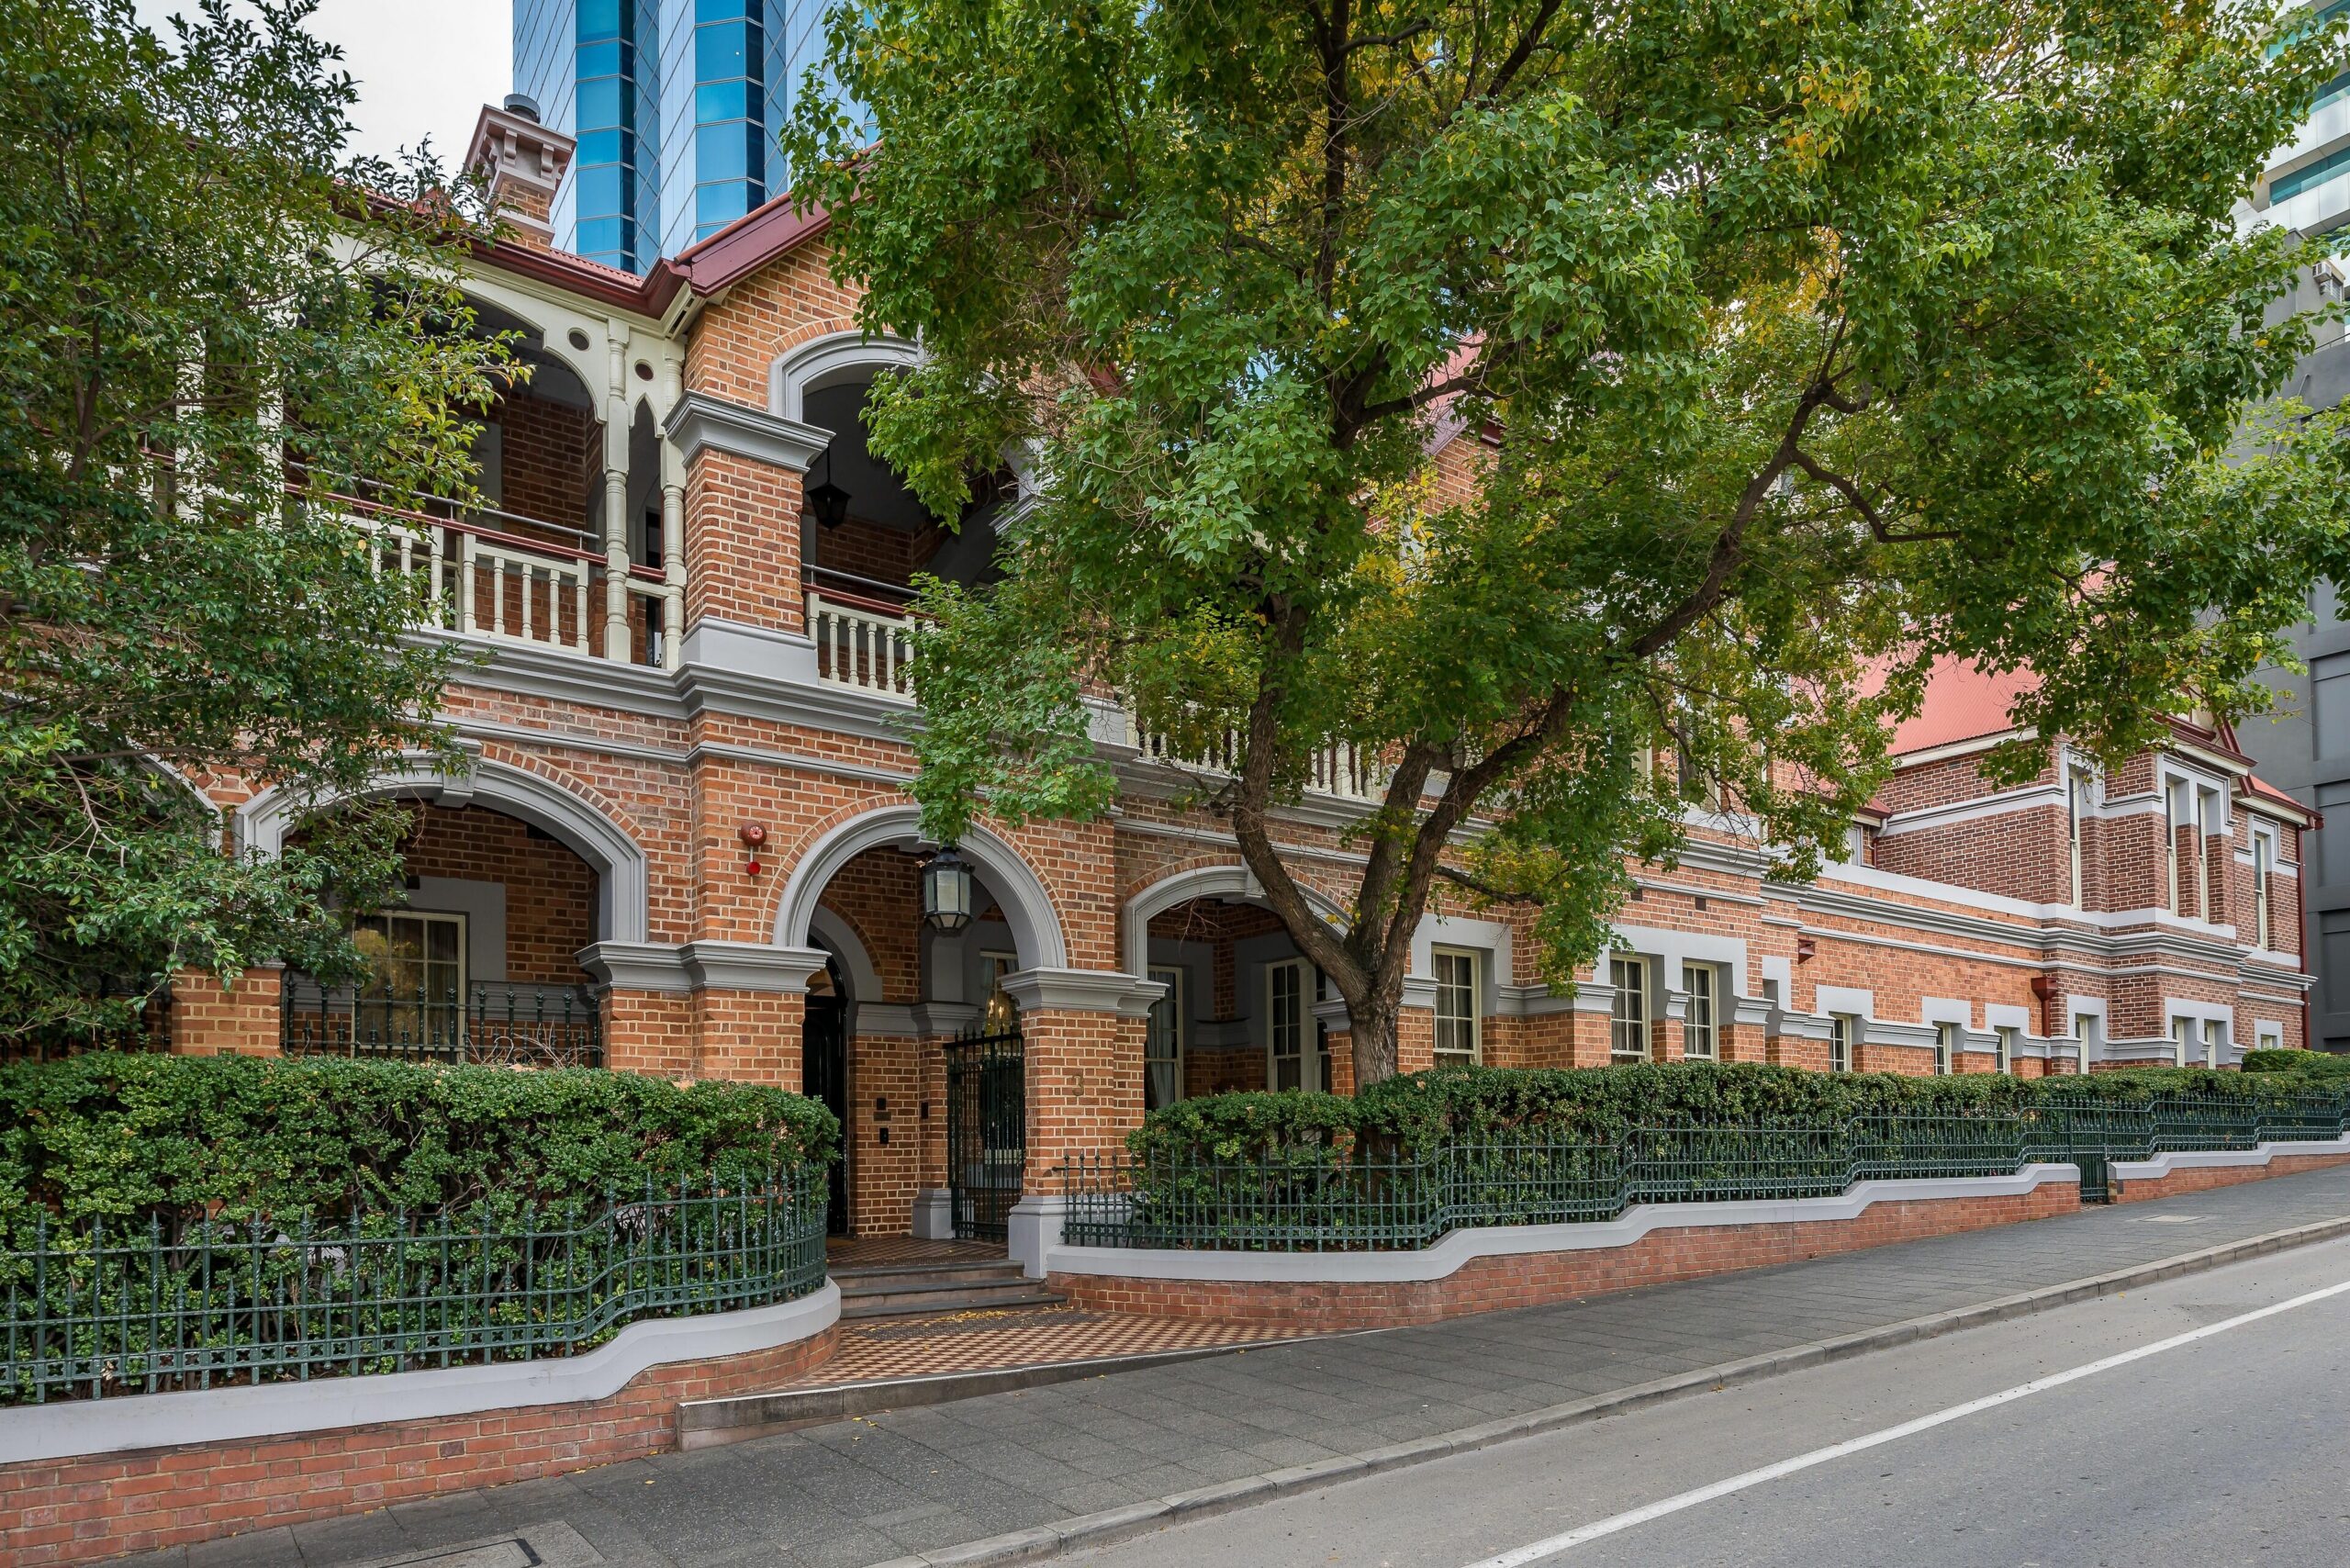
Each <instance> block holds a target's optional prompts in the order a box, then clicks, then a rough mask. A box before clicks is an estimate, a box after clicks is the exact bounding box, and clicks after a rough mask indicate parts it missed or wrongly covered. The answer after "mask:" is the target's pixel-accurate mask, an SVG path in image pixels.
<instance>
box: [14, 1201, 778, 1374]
mask: <svg viewBox="0 0 2350 1568" xmlns="http://www.w3.org/2000/svg"><path fill="white" fill-rule="evenodd" d="M824 1193H825V1189H824V1173H823V1171H822V1170H821V1169H818V1168H816V1167H813V1166H810V1167H807V1168H804V1169H802V1168H793V1169H790V1170H781V1171H778V1172H777V1173H776V1174H775V1175H774V1176H773V1177H771V1178H770V1179H768V1180H767V1181H764V1182H753V1183H748V1184H744V1185H739V1186H733V1187H721V1186H716V1185H698V1184H690V1183H689V1184H686V1185H682V1186H678V1187H675V1188H670V1189H666V1190H662V1191H657V1192H656V1191H655V1190H654V1189H652V1188H650V1187H648V1188H647V1189H646V1190H645V1191H644V1192H643V1193H642V1194H641V1195H637V1196H630V1197H622V1196H617V1195H615V1196H609V1197H606V1198H605V1199H603V1200H601V1201H600V1202H598V1203H595V1204H574V1205H570V1206H567V1207H565V1208H564V1209H562V1210H559V1211H557V1210H547V1209H537V1208H531V1207H523V1208H521V1209H519V1210H517V1211H515V1212H513V1213H512V1214H511V1215H509V1216H507V1217H505V1218H504V1219H502V1220H500V1221H498V1222H497V1223H489V1224H483V1223H479V1222H478V1221H476V1222H475V1223H471V1224H469V1223H467V1222H465V1221H450V1220H446V1219H441V1220H433V1221H418V1220H415V1219H412V1218H411V1217H410V1216H408V1215H400V1214H377V1215H360V1216H357V1217H355V1218H353V1219H352V1220H350V1221H349V1222H347V1223H344V1224H341V1225H339V1226H330V1227H326V1228H314V1227H312V1226H308V1225H297V1226H294V1227H292V1228H291V1229H290V1230H289V1229H287V1228H285V1227H281V1226H274V1225H272V1224H269V1223H267V1222H265V1221H250V1222H221V1221H217V1220H199V1221H196V1222H193V1223H190V1224H188V1225H185V1226H181V1227H178V1228H177V1229H169V1228H167V1227H166V1226H165V1225H164V1223H163V1222H162V1221H161V1220H153V1221H151V1222H150V1223H149V1224H147V1225H146V1226H140V1227H134V1228H130V1229H129V1230H127V1231H124V1230H117V1229H115V1228H113V1227H109V1226H98V1225H94V1226H89V1227H87V1228H85V1229H84V1228H75V1229H71V1230H69V1229H65V1228H62V1227H51V1226H49V1225H47V1224H46V1223H45V1222H42V1223H39V1224H38V1225H37V1226H36V1229H35V1231H34V1234H33V1238H32V1239H33V1245H32V1246H31V1247H30V1248H29V1249H25V1250H19V1251H0V1286H5V1289H0V1350H6V1359H5V1360H0V1405H9V1404H39V1403H42V1402H45V1401H48V1400H52V1399H60V1398H100V1397H105V1396H109V1395H115V1394H153V1393H161V1392H167V1391H173V1390H185V1389H199V1388H210V1387H214V1386H218V1385H219V1384H222V1383H273V1382H282V1381H287V1380H300V1379H308V1378H313V1377H321V1376H329V1375H337V1374H340V1375H352V1376H355V1375H358V1374H360V1373H364V1372H408V1371H414V1370H416V1369H419V1368H425V1367H446V1366H457V1365H463V1364H467V1363H473V1362H481V1361H532V1360H537V1359H540V1358H543V1357H550V1356H564V1355H570V1354H574V1353H576V1352H578V1351H580V1350H586V1349H588V1348H589V1347H590V1346H592V1345H595V1344H597V1343H599V1342H601V1341H602V1340H603V1339H606V1338H610V1336H611V1335H612V1334H613V1333H614V1332H615V1331H617V1330H618V1329H619V1328H620V1327H621V1326H623V1325H625V1324H627V1323H629V1322H632V1321H633V1320H635V1319H638V1318H645V1317H682V1316H694V1315H697V1314H702V1313H711V1312H725V1311H732V1310H734V1309H736V1308H741V1307H752V1306H762V1305H767V1304H769V1303H773V1302H779V1301H788V1300H790V1299H792V1298H793V1297H796V1296H801V1295H806V1294H809V1293H810V1292H811V1291H814V1290H816V1289H817V1288H818V1287H820V1286H821V1285H822V1283H823V1282H824Z"/></svg>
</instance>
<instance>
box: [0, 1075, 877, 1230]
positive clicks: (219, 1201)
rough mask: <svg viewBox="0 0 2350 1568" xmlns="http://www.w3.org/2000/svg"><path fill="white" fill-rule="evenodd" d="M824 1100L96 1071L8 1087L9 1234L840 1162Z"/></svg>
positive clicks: (528, 1080)
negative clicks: (55, 1225)
mask: <svg viewBox="0 0 2350 1568" xmlns="http://www.w3.org/2000/svg"><path fill="white" fill-rule="evenodd" d="M839 1138H840V1126H839V1124H838V1123H837V1122H836V1121H835V1120H834V1117H833V1115H832V1113H831V1112H829V1111H827V1110H826V1109H825V1108H824V1107H823V1106H822V1105H821V1104H819V1103H816V1102H814V1101H812V1100H807V1099H803V1098H801V1097H800V1096H799V1095H796V1094H789V1093H786V1092H783V1091H781V1090H778V1089H772V1088H768V1087H766V1086H763V1085H758V1084H745V1083H720V1082H711V1083H693V1084H686V1085H679V1084H675V1083H671V1082H668V1081H666V1080H663V1079H658V1078H647V1077H643V1076H642V1075H639V1074H636V1073H627V1072H607V1071H599V1070H587V1069H581V1070H569V1071H557V1072H518V1071H514V1070H509V1069H506V1068H498V1067H430V1066H420V1065H415V1064H409V1063H404V1062H383V1061H347V1060H331V1059H319V1058H307V1059H281V1058H254V1057H177V1056H161V1055H121V1054H116V1053H111V1052H95V1053H92V1054H90V1055H86V1056H79V1057H73V1058H67V1059H65V1060H62V1061H56V1062H45V1063H23V1064H19V1065H16V1066H11V1067H6V1068H0V1232H15V1231H19V1230H20V1229H21V1227H22V1226H24V1225H26V1224H28V1222H29V1221H30V1220H31V1218H32V1217H33V1215H34V1214H35V1212H36V1211H38V1212H44V1213H46V1214H48V1215H50V1216H51V1217H52V1218H54V1219H62V1220H65V1221H68V1222H69V1223H74V1224H79V1223H83V1222H86V1221H89V1220H92V1219H96V1218H104V1219H106V1222H107V1223H108V1225H109V1226H112V1225H114V1224H116V1223H117V1222H121V1221H130V1222H133V1223H137V1224H140V1225H143V1224H145V1223H146V1222H147V1220H148V1219H149V1218H151V1217H153V1218H157V1219H160V1220H162V1221H163V1222H164V1223H165V1224H166V1225H167V1226H173V1225H177V1224H180V1223H184V1222H185V1221H187V1220H190V1219H193V1218H196V1217H199V1216H202V1215H212V1216H214V1217H219V1218H229V1219H237V1218H243V1217H248V1216H259V1217H265V1218H267V1219H270V1220H272V1221H274V1222H276V1223H279V1224H285V1223H286V1222H288V1221H291V1220H294V1219H296V1218H298V1217H309V1218H312V1219H317V1220H321V1221H324V1220H330V1219H335V1218H339V1217H341V1216H345V1215H350V1214H352V1213H353V1212H354V1211H359V1210H369V1211H375V1210H386V1209H402V1210H406V1211H407V1212H408V1214H410V1215H433V1214H450V1215H454V1214H460V1213H464V1214H468V1215H478V1214H480V1213H482V1212H483V1211H485V1210H488V1211H496V1210H499V1209H509V1208H517V1207H520V1205H521V1204H543V1205H544V1204H564V1203H567V1202H570V1201H572V1200H576V1199H583V1198H590V1197H595V1196H599V1195H601V1194H602V1193H606V1192H610V1191H617V1192H621V1193H626V1192H629V1191H631V1190H636V1189H642V1188H643V1185H644V1184H645V1182H648V1181H651V1182H656V1183H671V1182H676V1181H677V1180H678V1179H680V1178H684V1179H688V1180H691V1181H694V1182H701V1181H711V1180H714V1181H717V1182H722V1183H725V1182H733V1181H736V1180H741V1179H745V1178H748V1177H751V1176H755V1175H756V1174H759V1173H761V1172H764V1171H766V1170H769V1169H770V1168H772V1167H773V1166H775V1165H777V1164H780V1163H790V1162H794V1161H798V1160H801V1159H830V1158H832V1156H833V1153H834V1150H835V1148H837V1147H838V1144H839Z"/></svg>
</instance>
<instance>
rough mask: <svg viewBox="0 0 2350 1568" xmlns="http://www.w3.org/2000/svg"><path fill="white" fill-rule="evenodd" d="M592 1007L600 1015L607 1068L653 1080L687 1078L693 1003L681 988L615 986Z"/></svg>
mask: <svg viewBox="0 0 2350 1568" xmlns="http://www.w3.org/2000/svg"><path fill="white" fill-rule="evenodd" d="M597 1005H598V1006H599V1009H600V1010H601V1011H602V1014H603V1020H604V1064H605V1065H606V1066H607V1067H610V1068H614V1069H616V1070H620V1071H621V1072H643V1073H651V1074H653V1075H654V1076H655V1077H657V1078H685V1077H689V1076H691V1074H692V1072H693V1070H694V1047H693V1028H694V1021H693V1005H692V1002H691V1001H690V999H689V998H688V996H687V995H686V994H685V993H684V992H681V991H637V990H622V989H621V988H620V987H617V986H615V987H612V988H610V989H609V990H607V991H605V992H604V993H603V995H602V996H601V997H600V998H599V999H598V1003H597Z"/></svg>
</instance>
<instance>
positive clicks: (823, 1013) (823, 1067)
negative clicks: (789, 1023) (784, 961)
mask: <svg viewBox="0 0 2350 1568" xmlns="http://www.w3.org/2000/svg"><path fill="white" fill-rule="evenodd" d="M800 1092H801V1093H803V1094H805V1095H807V1096H808V1097H809V1098H810V1099H811V1100H821V1101H822V1102H823V1103H824V1104H825V1105H826V1106H827V1107H829V1108H830V1109H831V1111H832V1113H833V1114H834V1115H835V1116H837V1117H839V1118H840V1122H841V1145H842V1148H841V1152H840V1156H839V1158H837V1159H834V1161H833V1162H832V1167H831V1170H830V1188H829V1192H828V1196H827V1202H826V1203H825V1205H824V1228H825V1230H826V1231H828V1232H830V1233H831V1234H832V1235H834V1236H846V1235H847V1234H848V1148H847V1145H848V1016H847V1010H846V1009H845V1008H844V1007H843V1006H842V1005H841V998H840V993H839V991H838V990H837V989H835V991H834V993H833V994H832V995H830V996H822V995H811V996H810V997H809V998H808V1015H807V1020H806V1022H805V1023H804V1024H802V1025H801V1026H800Z"/></svg>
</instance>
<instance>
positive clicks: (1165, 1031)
mask: <svg viewBox="0 0 2350 1568" xmlns="http://www.w3.org/2000/svg"><path fill="white" fill-rule="evenodd" d="M1149 978H1150V979H1152V980H1157V981H1158V983H1159V984H1161V985H1163V986H1165V987H1166V988H1167V990H1166V991H1164V992H1163V993H1162V994H1161V995H1160V996H1159V998H1158V1001H1156V1002H1152V1003H1151V1004H1150V1017H1149V1019H1148V1020H1147V1022H1146V1024H1145V1025H1144V1033H1143V1047H1142V1062H1143V1066H1142V1103H1143V1109H1144V1110H1146V1111H1156V1110H1158V1109H1159V1108H1160V1107H1161V1106H1165V1105H1172V1104H1173V1103H1175V1102H1176V1101H1178V1100H1181V1098H1182V1097H1183V971H1182V970H1181V969H1152V970H1151V971H1150V977H1149Z"/></svg>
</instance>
